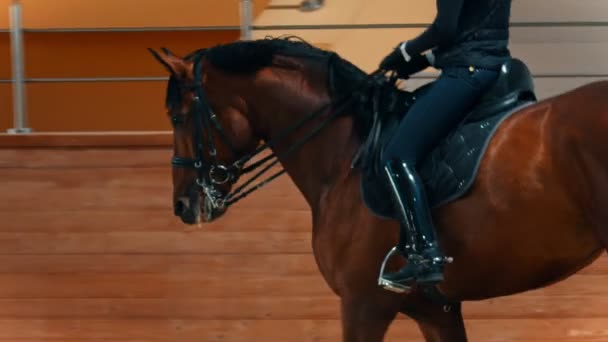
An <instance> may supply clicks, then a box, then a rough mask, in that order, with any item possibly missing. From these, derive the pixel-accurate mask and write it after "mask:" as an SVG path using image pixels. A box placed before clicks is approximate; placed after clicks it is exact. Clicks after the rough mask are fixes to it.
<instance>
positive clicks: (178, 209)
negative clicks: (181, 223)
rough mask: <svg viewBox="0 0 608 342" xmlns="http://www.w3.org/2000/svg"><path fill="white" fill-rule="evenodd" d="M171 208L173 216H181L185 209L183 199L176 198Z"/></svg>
mask: <svg viewBox="0 0 608 342" xmlns="http://www.w3.org/2000/svg"><path fill="white" fill-rule="evenodd" d="M173 210H174V212H175V216H181V215H182V214H183V213H184V211H185V210H186V205H185V204H184V201H183V200H181V199H180V200H177V202H175V205H174V206H173Z"/></svg>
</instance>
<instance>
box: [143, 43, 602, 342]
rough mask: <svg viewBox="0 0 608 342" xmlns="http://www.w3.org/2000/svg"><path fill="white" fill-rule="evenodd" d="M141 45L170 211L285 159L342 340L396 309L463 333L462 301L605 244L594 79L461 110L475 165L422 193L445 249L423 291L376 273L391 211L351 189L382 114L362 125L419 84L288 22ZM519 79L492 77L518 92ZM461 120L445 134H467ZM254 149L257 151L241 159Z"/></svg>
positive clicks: (179, 211)
mask: <svg viewBox="0 0 608 342" xmlns="http://www.w3.org/2000/svg"><path fill="white" fill-rule="evenodd" d="M150 51H151V53H152V54H153V56H154V57H155V58H156V60H158V61H159V62H160V63H161V64H162V65H163V66H164V67H165V68H166V69H167V71H168V72H169V74H170V79H169V82H168V85H167V97H166V107H167V108H166V109H167V112H168V116H169V119H170V120H171V122H172V124H173V134H174V148H173V149H174V151H173V153H174V156H173V158H172V165H173V168H172V173H173V176H172V177H173V189H174V191H173V203H174V210H175V213H174V214H175V215H176V216H178V217H180V218H181V220H182V221H183V222H184V223H185V224H194V223H198V222H200V221H205V222H208V221H213V220H217V219H219V218H220V217H222V215H224V214H225V213H226V210H227V208H229V207H230V205H231V204H233V203H235V202H236V201H238V200H240V199H242V198H244V197H245V196H246V195H248V194H249V193H250V192H251V191H253V190H256V189H258V188H259V187H260V186H261V185H264V184H266V183H267V182H268V181H270V180H272V179H274V178H275V177H277V176H279V175H280V174H281V173H282V172H285V173H286V174H287V175H288V176H289V177H290V178H291V179H292V181H293V182H294V184H295V186H296V187H297V188H298V189H299V191H300V192H301V194H302V195H303V197H304V198H305V200H306V202H307V204H308V206H309V207H310V210H311V214H312V248H313V251H314V256H315V260H316V263H317V265H318V268H319V270H320V273H321V274H322V276H323V278H324V280H325V281H326V282H327V284H328V285H329V287H330V288H331V289H332V290H333V292H335V294H336V295H337V296H339V298H340V303H341V319H342V327H343V333H342V336H343V340H344V341H348V342H351V341H352V342H354V341H365V342H375V341H382V340H383V339H384V337H385V334H386V332H387V329H388V327H389V326H390V324H391V323H392V321H393V320H394V319H395V317H396V315H397V314H398V313H400V312H401V313H403V314H405V315H407V316H409V317H411V318H412V319H413V320H414V321H415V322H417V324H418V326H419V328H420V331H421V333H422V335H423V336H424V338H425V340H426V341H436V342H446V341H450V342H460V341H466V340H467V334H466V330H465V324H464V321H463V316H462V303H463V302H465V301H473V300H483V299H488V298H493V297H498V296H507V295H511V294H516V293H520V292H524V291H528V290H531V289H537V288H540V287H544V286H548V285H551V284H553V283H555V282H558V281H561V280H563V279H566V278H567V277H569V276H570V275H572V274H574V273H576V272H578V271H579V270H581V269H582V268H583V267H585V266H587V265H589V264H590V263H591V262H593V261H594V260H595V259H596V258H598V257H599V256H600V255H601V253H602V252H604V250H605V249H606V247H607V246H608V153H606V150H607V148H608V134H606V132H608V82H594V83H589V84H587V85H584V86H581V87H579V88H576V89H573V90H570V91H568V92H565V93H563V94H560V95H558V96H554V97H551V98H548V99H544V100H542V101H540V100H539V101H535V100H534V97H533V96H532V97H528V98H527V99H526V98H523V97H522V98H518V101H524V102H520V104H521V103H523V105H518V106H515V107H513V106H510V107H508V108H509V109H508V110H507V109H503V110H501V111H500V112H501V113H503V114H502V116H499V117H501V118H502V119H501V120H495V121H494V123H490V121H483V120H485V119H483V115H482V119H480V120H482V121H479V122H482V123H481V124H479V122H475V121H474V120H473V119H471V122H473V126H479V127H480V129H481V128H483V127H487V126H488V125H489V126H492V127H494V129H493V131H492V132H491V133H489V134H486V135H485V137H486V138H485V140H483V141H486V142H485V143H483V142H482V143H479V144H478V146H481V147H482V148H479V149H477V152H475V153H473V154H474V155H476V156H477V159H478V162H477V163H474V164H471V163H468V164H466V165H465V169H467V170H469V171H470V170H476V171H475V172H474V173H471V172H469V173H468V176H465V177H464V178H462V179H461V180H468V181H469V183H470V184H469V185H468V186H467V187H466V192H462V193H459V194H458V196H456V197H454V198H452V199H450V200H449V201H447V202H443V203H440V202H437V201H436V202H434V203H436V205H434V206H433V215H434V218H435V222H436V225H437V232H438V233H437V234H438V241H439V243H440V246H441V248H443V250H444V251H445V253H446V255H450V256H451V257H453V260H452V262H451V263H449V264H447V265H446V267H445V280H444V281H443V282H441V283H439V284H438V285H437V286H436V288H433V289H431V291H429V289H424V288H418V287H416V286H414V287H412V288H409V289H407V290H406V291H401V292H399V291H387V290H386V289H385V288H382V287H381V286H379V284H378V275H379V272H381V269H380V268H381V267H384V266H386V267H396V266H399V265H400V264H402V263H403V262H405V261H404V260H403V259H402V258H391V259H390V260H388V261H387V260H386V258H387V253H388V252H389V251H391V249H393V247H394V246H395V245H396V244H397V240H398V231H399V224H398V222H397V221H396V220H395V219H393V218H392V216H390V215H388V216H386V215H382V213H384V211H382V210H380V209H378V208H377V207H374V206H373V203H371V202H373V201H371V200H367V201H366V196H371V195H373V194H374V191H376V192H378V191H379V190H378V189H379V188H381V187H382V186H381V185H378V187H376V186H371V185H370V184H372V183H373V175H374V173H373V172H372V171H370V170H373V169H374V167H373V165H374V162H373V159H375V157H374V156H375V155H376V154H377V153H376V151H378V150H379V149H380V147H381V145H382V139H381V137H384V136H387V134H389V133H385V132H388V128H386V125H385V128H384V129H377V128H374V127H376V126H378V123H386V122H390V120H389V121H387V120H388V119H386V118H393V120H394V118H398V117H399V116H400V115H407V114H399V113H400V112H403V111H404V110H405V111H406V109H407V106H408V103H411V101H415V97H416V96H417V94H418V92H407V91H403V90H399V89H397V88H396V87H395V86H394V78H393V77H391V76H390V75H386V73H385V74H383V73H381V72H378V73H373V74H368V73H365V72H363V71H362V70H360V69H359V68H357V67H355V66H354V65H353V64H351V63H350V62H348V61H347V60H345V59H343V58H341V57H340V56H339V55H338V54H336V53H335V52H331V51H326V50H322V49H318V48H316V47H314V46H312V45H310V44H308V43H306V42H304V41H302V40H298V39H291V38H289V37H288V38H270V37H269V38H265V39H259V40H252V41H237V42H232V43H228V44H222V45H217V46H213V47H210V48H205V49H200V50H197V51H195V52H193V53H191V54H189V55H187V56H184V57H180V56H177V55H175V54H173V53H172V52H171V51H170V50H168V49H166V48H163V49H162V52H157V51H155V50H152V49H150ZM522 77H523V76H522ZM522 79H524V78H520V81H521V80H522ZM513 80H514V79H510V81H513ZM515 80H517V79H515ZM507 81H509V79H507ZM520 83H521V84H523V86H522V87H521V88H517V86H513V85H512V84H511V83H510V82H505V84H503V86H506V87H507V88H508V89H511V90H513V89H515V90H517V89H520V90H522V91H521V92H519V93H517V92H516V93H517V94H528V95H530V94H531V93H530V91H531V89H528V88H526V87H525V85H526V83H525V82H523V83H522V82H520ZM509 87H511V88H509ZM497 91H498V90H496V91H495V92H494V95H496V94H499V93H497ZM526 91H527V93H526ZM503 93H504V94H507V92H503ZM374 94H375V95H374ZM532 94H533V93H532ZM505 96H506V95H505ZM504 98H505V97H503V98H500V99H502V100H504ZM500 99H494V100H492V99H491V97H489V100H488V101H490V102H488V103H489V104H500V101H499V100H500ZM492 101H493V102H492ZM503 102H504V101H503ZM388 103H392V105H390V106H389V105H388ZM395 103H397V104H395ZM391 106H392V107H391ZM389 107H390V108H389ZM391 108H392V109H391ZM505 108H506V107H505ZM495 112H496V111H495ZM506 112H510V113H511V114H509V115H506V114H504V113H506ZM382 113H389V114H382ZM494 117H496V116H494ZM379 118H382V119H379ZM484 125H485V126H484ZM473 126H468V127H469V128H470V127H473ZM388 127H390V125H388ZM463 127H464V126H463ZM456 129H457V128H456V127H455V130H456ZM463 132H464V131H461V132H460V133H459V134H457V135H453V136H452V139H453V141H456V140H458V139H457V138H461V140H462V139H464V137H466V138H467V139H468V138H470V136H471V135H472V133H471V134H469V133H463ZM372 133H373V134H372ZM478 133H479V132H478ZM372 135H375V136H372ZM446 139H447V138H446ZM446 141H447V140H446ZM453 141H452V143H451V144H448V145H444V147H445V148H447V150H445V151H444V155H443V158H444V159H445V160H447V159H449V157H453V156H454V155H455V154H456V152H455V151H456V147H453V148H452V147H449V146H456V145H457V144H456V143H454V142H453ZM484 144H485V145H484ZM375 145H377V146H376V147H373V146H375ZM364 146H367V148H366V149H364V148H362V147H364ZM379 146H380V147H379ZM450 148H452V149H450ZM267 149H269V150H270V151H271V152H272V154H270V155H269V156H267V157H265V158H261V159H258V160H256V161H253V160H254V159H253V157H254V156H256V155H259V153H261V151H265V150H267ZM446 151H447V152H446ZM468 154H469V153H468V152H467V153H463V155H468ZM436 156H438V155H436ZM272 159H274V161H273V162H272V163H270V165H271V166H268V165H266V166H263V165H264V163H268V162H269V161H270V160H272ZM356 160H359V162H358V163H357V162H356ZM277 163H280V164H278V165H280V166H281V167H282V168H283V170H282V171H280V172H279V173H277V174H273V175H272V176H271V177H270V178H268V179H267V180H265V181H263V182H262V183H259V184H258V185H256V186H254V187H253V188H249V189H248V190H245V188H244V186H245V185H247V186H250V185H251V182H249V181H247V182H245V184H242V185H238V186H237V185H236V184H237V180H239V179H242V177H241V176H242V175H244V174H247V173H250V172H254V171H256V170H257V173H256V174H255V175H254V176H253V177H252V179H255V178H258V177H259V176H261V175H262V174H264V173H265V172H266V171H269V170H271V169H272V166H273V165H277ZM429 163H430V162H429ZM364 164H365V165H368V166H366V167H364V166H362V165H364ZM370 165H371V166H370ZM427 165H430V164H427ZM434 165H439V164H437V163H436V164H434ZM452 165H455V164H452ZM467 165H468V166H467ZM475 165H476V166H475ZM475 167H476V169H475ZM453 169H455V168H453ZM429 172H430V173H429V174H432V173H433V171H429ZM366 174H367V175H368V176H366ZM369 175H372V176H369ZM376 176H377V175H376ZM366 177H367V180H365V178H366ZM441 177H443V178H441ZM445 177H447V176H440V177H439V178H437V179H444V180H445V179H447V178H445ZM462 183H463V182H460V183H459V184H462ZM464 183H466V182H464ZM378 184H380V183H378ZM366 186H367V187H366ZM431 186H432V184H431V183H429V187H431ZM446 187H448V185H441V184H440V185H437V186H436V189H435V190H436V191H435V192H432V191H431V192H432V193H436V194H439V193H440V191H441V190H442V189H444V190H445V189H446ZM366 189H367V190H366ZM376 194H378V193H376ZM452 194H454V192H452ZM381 196H384V197H390V196H389V195H388V192H384V193H380V196H379V197H376V198H377V199H378V198H380V197H381ZM370 198H371V197H370ZM445 198H446V197H445V196H443V197H440V198H439V199H445ZM380 202H382V201H381V200H380ZM387 203H388V201H387Z"/></svg>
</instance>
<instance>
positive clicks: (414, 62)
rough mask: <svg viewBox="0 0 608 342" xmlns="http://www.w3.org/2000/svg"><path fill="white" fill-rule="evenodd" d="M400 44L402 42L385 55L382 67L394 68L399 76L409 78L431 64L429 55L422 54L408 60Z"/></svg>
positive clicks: (385, 68) (384, 68)
mask: <svg viewBox="0 0 608 342" xmlns="http://www.w3.org/2000/svg"><path fill="white" fill-rule="evenodd" d="M400 46H401V44H399V45H398V46H397V47H396V48H395V49H394V50H393V51H392V52H391V53H390V54H389V55H388V56H386V57H384V59H383V60H382V62H381V63H380V69H382V70H394V71H396V72H397V76H399V78H402V79H407V78H409V77H410V76H411V75H413V74H415V73H417V72H419V71H422V70H424V69H426V68H428V67H429V66H431V63H430V62H429V59H428V58H427V56H425V55H420V54H419V55H414V56H412V57H411V58H410V60H409V62H407V61H406V60H405V57H404V56H403V53H402V52H401V50H400Z"/></svg>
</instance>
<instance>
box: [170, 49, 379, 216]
mask: <svg viewBox="0 0 608 342" xmlns="http://www.w3.org/2000/svg"><path fill="white" fill-rule="evenodd" d="M203 56H204V51H201V52H200V53H198V54H197V55H195V57H194V59H193V60H194V83H193V84H192V85H191V89H192V90H193V91H194V99H193V105H192V109H191V112H190V113H191V115H192V117H193V120H194V129H193V134H192V145H193V146H192V147H193V151H194V158H184V157H180V156H173V158H172V160H171V164H172V165H173V167H176V168H186V169H194V170H196V174H197V176H196V184H197V186H198V187H199V188H200V191H201V192H202V193H203V194H204V195H205V196H207V200H208V201H209V203H210V205H211V206H212V209H220V210H222V209H226V208H227V207H228V206H230V205H232V204H234V203H236V202H237V201H239V200H241V199H242V198H244V197H245V196H247V195H249V194H250V193H251V192H253V191H255V190H257V189H259V188H261V187H262V186H264V185H266V184H268V183H270V182H271V181H272V180H274V179H276V178H277V177H279V176H280V175H282V174H283V173H285V169H281V170H280V171H278V172H276V173H275V174H273V175H271V176H270V177H268V178H266V179H264V180H263V181H261V182H259V183H257V184H256V185H254V186H252V187H251V188H249V189H247V190H246V191H245V188H246V187H247V186H249V185H250V184H251V183H253V181H254V180H256V179H257V178H259V177H260V176H262V175H263V174H264V173H265V172H266V171H268V170H269V169H270V168H271V167H273V166H274V165H276V164H277V163H278V162H279V157H284V156H287V155H288V154H289V153H292V152H293V151H295V150H296V149H297V148H299V147H300V146H302V145H303V144H304V143H306V142H307V141H308V140H309V139H311V138H312V137H314V136H315V135H317V134H318V133H319V132H320V131H321V130H322V129H323V128H324V127H325V126H326V125H327V124H328V123H329V122H330V121H332V120H333V119H334V118H336V117H337V116H338V115H339V114H340V113H341V112H342V111H343V110H344V109H345V108H346V107H347V106H348V105H349V104H350V102H351V100H352V99H353V98H354V96H352V94H353V92H354V91H356V90H357V88H359V87H361V86H364V85H367V84H368V82H363V84H362V85H361V84H360V85H358V86H357V87H354V88H353V89H352V91H351V92H347V93H346V94H348V95H346V96H344V97H343V98H341V99H339V100H337V101H335V102H330V103H328V104H326V105H324V106H322V107H321V108H319V109H318V110H316V111H314V112H312V113H310V114H309V115H307V116H305V117H304V118H302V119H301V120H299V121H297V122H296V123H294V124H293V125H291V126H290V127H288V128H286V129H285V130H284V131H282V132H280V133H279V134H278V135H277V136H276V137H275V138H273V139H271V140H270V141H267V142H265V143H264V144H262V145H261V146H259V147H258V148H256V149H255V151H253V152H252V153H250V154H247V155H245V156H243V157H242V158H239V159H238V160H236V161H235V162H233V163H232V164H230V165H225V164H222V163H220V162H219V161H218V159H217V149H216V148H215V143H214V141H213V130H214V129H215V130H216V131H217V132H218V134H219V136H220V139H221V140H222V141H223V142H224V143H225V144H226V145H227V146H228V147H229V148H230V150H231V152H232V154H233V155H237V154H236V149H235V148H234V145H233V144H232V143H231V142H230V139H228V136H227V135H226V133H225V131H224V129H223V128H222V126H221V124H220V123H219V121H218V119H217V116H216V114H215V113H214V111H213V109H212V108H211V107H210V105H209V103H208V101H207V99H206V97H205V92H204V91H203V84H202V58H203ZM330 61H331V57H330ZM330 67H331V62H330ZM378 74H379V71H375V72H374V73H372V74H371V75H370V77H373V78H375V77H376V76H378ZM331 106H334V107H335V110H334V111H333V113H332V114H331V115H328V116H327V117H326V118H325V119H324V120H323V121H322V122H321V123H320V124H319V125H318V126H317V127H316V128H315V129H313V130H312V131H311V132H310V133H309V134H307V135H306V136H304V137H303V138H301V139H300V140H299V141H297V142H296V143H295V144H293V145H292V146H290V147H289V148H288V149H287V150H286V151H284V152H283V153H282V154H281V155H280V156H277V155H276V154H275V153H272V154H270V155H269V156H267V157H264V158H262V159H261V160H259V161H257V162H255V163H253V164H252V165H249V166H247V167H244V165H245V164H246V163H247V162H248V161H250V160H251V159H252V158H253V157H255V156H256V155H258V154H260V153H262V152H263V151H264V150H266V149H268V148H270V146H276V142H277V140H280V139H283V138H285V137H286V136H287V135H288V134H290V133H292V132H293V131H295V130H296V129H298V128H299V127H301V126H302V125H304V124H305V123H307V122H309V121H311V120H313V119H315V118H317V117H319V116H320V115H321V114H322V113H323V112H324V111H325V110H327V109H328V108H330V107H331ZM203 133H205V135H206V138H207V139H206V140H205V141H203V137H202V135H203ZM205 147H206V148H207V150H208V151H209V160H205V159H204V158H203V148H205ZM273 158H274V159H275V160H274V161H273V162H271V163H270V164H268V165H266V166H263V167H262V168H261V170H259V171H258V172H257V173H256V174H255V175H253V176H252V177H251V178H250V179H248V180H247V181H246V182H244V184H242V185H240V186H239V187H238V188H236V189H234V190H233V191H232V192H230V193H229V194H226V195H223V194H222V192H221V191H220V190H218V189H217V187H216V186H217V185H223V184H226V183H230V184H234V183H236V182H237V181H238V180H239V178H240V177H241V176H242V175H243V174H246V173H249V172H252V171H254V170H256V169H257V168H259V167H261V166H262V165H263V164H265V163H266V162H267V161H269V160H271V159H273Z"/></svg>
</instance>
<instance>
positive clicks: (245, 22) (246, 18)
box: [241, 0, 253, 40]
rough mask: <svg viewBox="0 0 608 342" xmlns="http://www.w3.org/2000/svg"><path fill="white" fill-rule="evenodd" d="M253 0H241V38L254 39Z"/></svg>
mask: <svg viewBox="0 0 608 342" xmlns="http://www.w3.org/2000/svg"><path fill="white" fill-rule="evenodd" d="M251 26H253V0H241V39H242V40H251V39H253V34H252V29H251Z"/></svg>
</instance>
